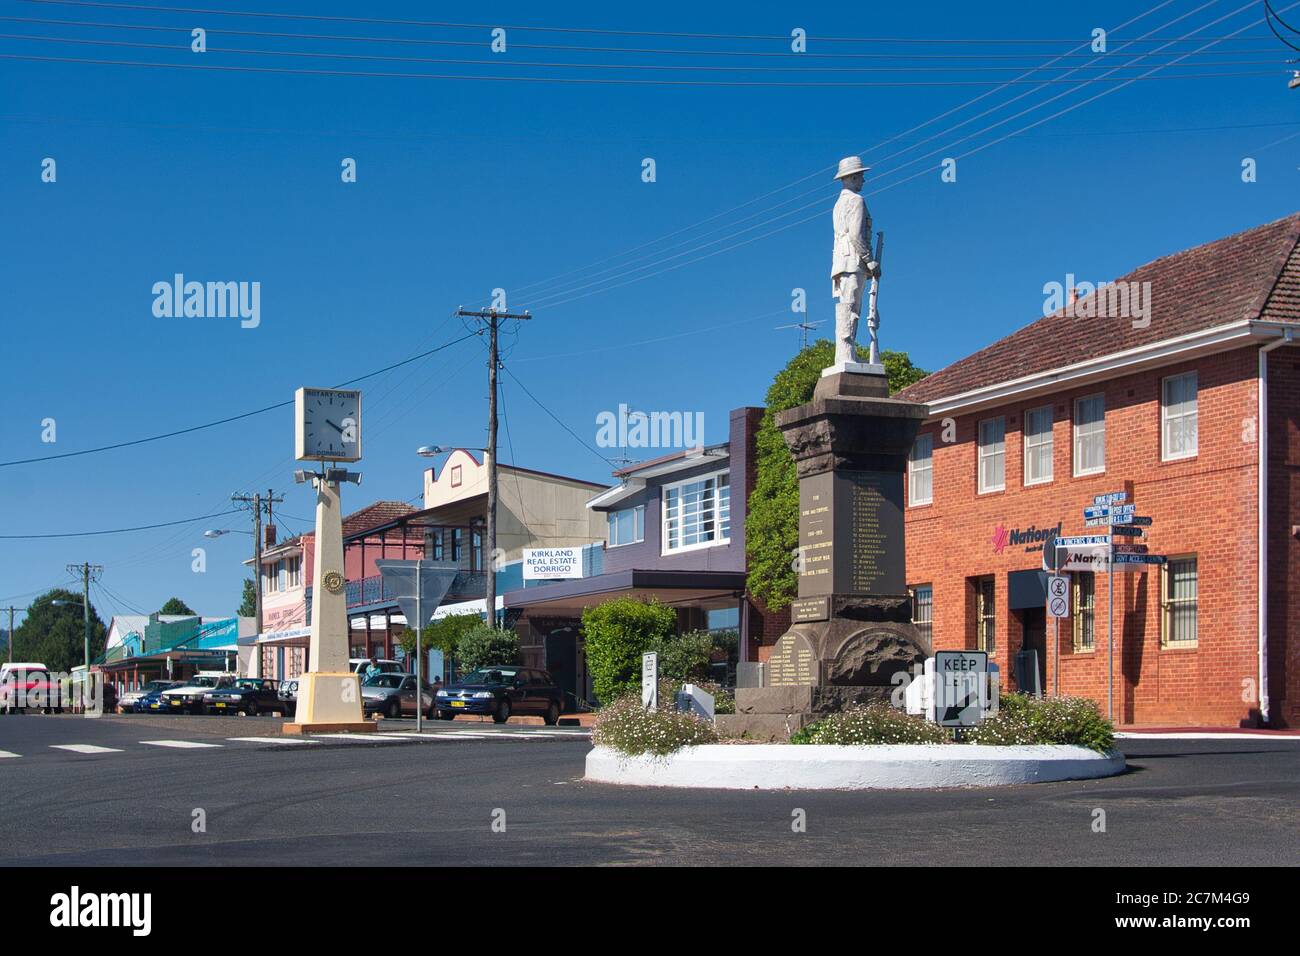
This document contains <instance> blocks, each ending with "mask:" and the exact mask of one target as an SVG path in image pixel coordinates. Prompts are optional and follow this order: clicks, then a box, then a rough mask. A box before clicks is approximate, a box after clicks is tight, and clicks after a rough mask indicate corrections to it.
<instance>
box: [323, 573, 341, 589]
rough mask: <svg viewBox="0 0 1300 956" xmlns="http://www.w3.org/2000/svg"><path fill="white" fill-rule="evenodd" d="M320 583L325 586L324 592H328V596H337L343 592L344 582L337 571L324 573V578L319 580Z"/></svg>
mask: <svg viewBox="0 0 1300 956" xmlns="http://www.w3.org/2000/svg"><path fill="white" fill-rule="evenodd" d="M321 583H322V584H323V585H325V590H326V591H329V592H330V594H338V593H339V592H340V591H342V590H343V585H344V583H345V582H344V580H343V575H341V574H339V573H338V572H337V571H326V572H325V576H324V577H323V578H321Z"/></svg>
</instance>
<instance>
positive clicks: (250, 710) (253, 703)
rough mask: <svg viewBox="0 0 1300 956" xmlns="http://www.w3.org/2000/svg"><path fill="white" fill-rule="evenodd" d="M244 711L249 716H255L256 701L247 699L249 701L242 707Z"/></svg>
mask: <svg viewBox="0 0 1300 956" xmlns="http://www.w3.org/2000/svg"><path fill="white" fill-rule="evenodd" d="M244 713H246V714H248V716H249V717H256V716H257V701H255V700H253V701H249V702H248V706H247V707H245V708H244Z"/></svg>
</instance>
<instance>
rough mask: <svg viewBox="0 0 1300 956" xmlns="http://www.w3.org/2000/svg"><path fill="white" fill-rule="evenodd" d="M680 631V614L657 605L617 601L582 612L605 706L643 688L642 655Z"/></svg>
mask: <svg viewBox="0 0 1300 956" xmlns="http://www.w3.org/2000/svg"><path fill="white" fill-rule="evenodd" d="M676 630H677V612H676V611H674V610H673V609H672V608H671V607H668V606H666V605H663V604H660V603H658V602H657V601H648V602H647V601H638V600H636V599H635V598H615V599H613V600H611V601H605V602H604V603H603V604H597V605H596V606H595V607H589V608H587V609H586V610H584V611H583V612H582V633H583V637H584V640H585V641H586V647H587V667H588V668H589V669H590V671H591V679H592V687H593V690H594V691H595V693H596V697H597V699H599V700H600V702H601V703H603V704H609V703H612V702H613V701H614V700H615V699H616V698H617V697H619V696H620V695H622V694H626V693H631V692H633V691H635V690H636V689H637V688H638V687H640V686H641V655H642V654H644V653H645V652H646V651H649V650H651V649H652V648H653V647H654V646H655V645H656V644H657V643H659V642H661V641H665V640H667V639H669V638H671V637H672V636H673V634H674V633H675V632H676Z"/></svg>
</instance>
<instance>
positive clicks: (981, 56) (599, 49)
mask: <svg viewBox="0 0 1300 956" xmlns="http://www.w3.org/2000/svg"><path fill="white" fill-rule="evenodd" d="M0 21H3V22H9V23H35V24H41V25H49V26H74V27H93V28H97V29H111V30H137V31H144V32H176V33H184V34H186V35H189V34H190V31H191V27H187V26H165V25H161V24H138V23H105V22H102V21H94V20H67V19H51V18H46V17H0ZM207 33H208V36H244V37H262V38H266V39H281V40H330V41H335V40H338V41H343V42H348V43H398V44H408V45H418V46H454V47H473V48H475V49H482V47H483V42H482V41H481V40H447V39H437V38H432V37H393V36H355V35H351V34H343V33H285V32H277V31H271V30H235V29H228V28H225V27H210V28H207ZM1241 39H1243V40H1255V41H1260V42H1263V41H1266V40H1268V37H1242V38H1241ZM1071 42H1078V41H1077V38H1076V39H1075V40H1073V41H1071ZM1085 45H1087V44H1085ZM510 46H511V48H512V49H516V50H545V51H549V52H560V53H635V54H645V55H652V56H689V57H701V56H703V57H745V58H762V59H772V58H782V59H786V58H798V59H802V60H807V59H814V60H816V59H831V60H843V59H863V60H881V59H883V60H1025V59H1030V58H1035V57H1038V56H1041V54H1038V53H847V52H838V53H822V52H818V51H811V50H809V51H805V52H802V53H794V52H789V51H772V50H721V49H713V50H696V49H670V48H664V47H649V48H647V47H627V46H582V45H577V44H571V43H570V44H558V43H518V42H512V43H511V44H510ZM1258 52H1260V51H1259V50H1252V49H1243V50H1217V51H1215V52H1213V53H1207V54H1205V55H1206V56H1233V55H1239V54H1243V53H1258ZM1164 55H1172V54H1164ZM1061 57H1078V58H1081V59H1085V58H1086V59H1096V58H1097V54H1096V53H1091V52H1090V53H1061V54H1057V58H1058V59H1059V58H1061ZM493 62H496V61H493Z"/></svg>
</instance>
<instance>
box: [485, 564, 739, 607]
mask: <svg viewBox="0 0 1300 956" xmlns="http://www.w3.org/2000/svg"><path fill="white" fill-rule="evenodd" d="M744 590H745V572H743V571H660V570H635V569H632V570H627V571H614V572H611V573H609V574H599V575H596V576H595V577H592V578H580V579H578V580H575V581H553V582H551V583H549V584H544V585H541V586H539V587H531V588H523V589H521V590H518V591H509V592H507V593H506V595H505V606H506V608H507V609H528V610H546V611H547V612H548V613H571V614H574V615H577V614H580V613H581V612H582V610H583V608H587V607H592V606H593V605H596V604H600V603H601V602H602V601H608V600H609V599H611V598H616V597H631V598H636V599H638V600H651V599H653V600H656V601H659V602H661V603H663V604H684V605H691V606H696V607H729V606H731V605H733V604H734V603H735V601H736V600H737V599H738V598H739V597H740V595H741V594H742V593H744Z"/></svg>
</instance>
